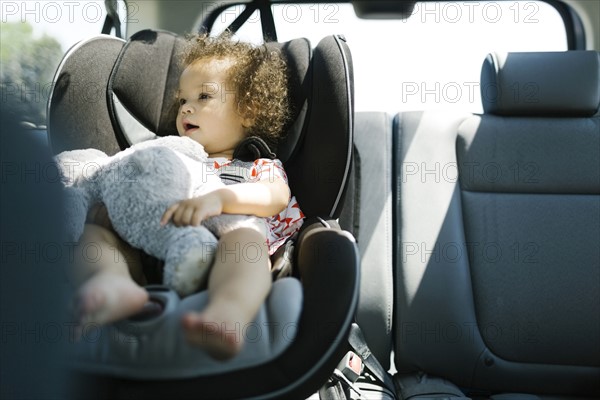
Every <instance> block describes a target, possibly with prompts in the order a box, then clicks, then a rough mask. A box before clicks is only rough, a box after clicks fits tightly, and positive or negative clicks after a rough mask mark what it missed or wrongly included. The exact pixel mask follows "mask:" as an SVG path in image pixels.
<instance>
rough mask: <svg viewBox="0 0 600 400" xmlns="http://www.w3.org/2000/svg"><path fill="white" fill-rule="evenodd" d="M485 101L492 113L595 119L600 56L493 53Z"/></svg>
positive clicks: (485, 74) (484, 81) (484, 75)
mask: <svg viewBox="0 0 600 400" xmlns="http://www.w3.org/2000/svg"><path fill="white" fill-rule="evenodd" d="M481 98H482V102H483V109H484V112H486V113H490V114H497V115H514V116H563V117H564V116H569V117H590V116H592V115H594V114H595V113H596V111H597V110H598V107H599V106H600V53H598V52H596V51H566V52H531V53H504V54H500V53H494V54H489V55H488V56H487V57H486V59H485V61H484V62H483V66H482V69H481Z"/></svg>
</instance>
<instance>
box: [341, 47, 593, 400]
mask: <svg viewBox="0 0 600 400" xmlns="http://www.w3.org/2000/svg"><path fill="white" fill-rule="evenodd" d="M481 92H482V98H483V104H484V111H485V112H484V113H483V114H482V115H473V114H469V113H457V112H440V111H425V112H404V113H400V114H398V115H397V116H396V117H395V119H394V121H393V124H391V123H390V122H389V118H387V117H386V115H385V114H378V113H358V114H357V124H356V127H357V129H356V144H357V147H358V153H359V157H358V158H357V159H360V164H361V165H360V176H361V179H360V181H361V186H368V187H367V188H364V187H363V188H361V190H360V193H361V199H360V203H361V204H364V203H365V201H363V197H364V196H367V195H370V196H371V198H375V199H379V202H380V204H381V207H377V208H376V209H375V208H371V207H369V206H368V205H365V206H362V207H360V209H361V218H360V225H359V229H358V232H357V235H356V236H357V239H358V243H359V248H360V249H361V255H362V257H363V258H362V267H361V268H362V270H363V275H364V276H371V275H370V274H372V273H373V271H375V272H374V276H375V279H376V281H377V282H383V281H384V280H385V279H392V277H393V298H392V297H391V296H390V290H389V289H387V288H388V285H383V284H378V285H377V287H376V288H373V287H372V286H369V284H368V283H367V282H366V281H368V279H369V278H365V279H364V280H363V283H362V285H361V300H360V303H359V310H358V312H357V320H358V322H359V324H361V327H362V330H363V331H364V333H365V337H366V340H367V342H368V344H369V347H370V348H371V349H372V350H373V353H374V354H375V355H376V357H377V358H378V359H380V361H381V364H382V365H383V366H384V368H385V369H387V368H389V367H390V363H389V361H388V360H389V357H390V351H391V350H393V361H394V364H395V365H394V367H395V368H396V369H397V373H396V374H395V375H394V382H395V388H394V390H395V394H393V395H392V394H390V393H389V391H388V392H386V391H385V390H380V391H379V394H373V396H374V397H373V398H389V397H393V396H396V397H398V398H415V399H416V398H450V397H454V398H459V397H468V396H471V397H473V398H497V399H500V398H503V399H510V398H521V399H536V398H545V397H547V398H550V397H551V398H572V397H581V398H586V397H589V398H594V397H598V396H599V395H600V379H598V377H600V342H599V341H600V339H599V338H600V313H599V312H598V305H599V304H600V248H599V246H598V243H599V242H600V117H599V115H598V108H599V105H600V56H599V54H598V53H597V52H592V51H569V52H563V53H509V54H505V55H490V56H488V58H487V59H486V60H485V62H484V64H483V68H482V74H481ZM373 130H377V131H378V132H380V133H379V134H380V136H381V137H382V141H383V142H386V141H387V142H389V141H392V142H393V153H392V155H391V160H389V158H388V156H386V155H385V154H382V150H381V149H380V148H377V149H375V148H374V146H370V145H369V139H368V137H370V136H371V135H372V133H371V132H373ZM372 160H375V161H372ZM382 174H383V175H385V176H389V175H391V177H392V178H391V180H389V181H386V182H383V183H384V184H385V185H382V186H381V187H380V188H379V189H378V188H377V187H375V186H374V184H372V182H371V180H372V179H377V180H378V181H383V180H385V179H384V178H383V176H382ZM387 185H391V189H390V186H387ZM370 190H372V191H375V190H377V194H374V193H370V194H369V191H370ZM390 190H391V191H392V192H393V206H392V213H393V219H392V220H391V221H390V220H389V218H390V210H389V208H388V207H386V206H385V205H386V204H387V203H386V201H385V199H387V198H389V197H391V195H389V194H388V193H389V191H390ZM351 197H352V196H349V198H351ZM365 213H366V216H367V218H363V214H365ZM390 222H392V223H393V228H388V224H390ZM372 226H376V227H377V228H376V229H373V227H372ZM349 228H350V227H349ZM377 238H380V239H377ZM375 240H381V242H379V243H377V242H375V243H373V242H374V241H375ZM391 240H393V252H392V250H387V248H386V247H385V245H383V244H382V243H389V241H391ZM374 247H379V248H380V249H381V252H378V253H377V254H376V255H374V256H373V255H372V256H370V257H366V253H364V252H362V251H363V248H366V249H369V248H374ZM386 265H387V266H389V265H392V266H393V268H392V269H387V268H388V267H386ZM366 271H369V272H366ZM367 274H369V275H367ZM382 288H383V289H384V290H381V289H382ZM369 321H375V322H376V325H374V327H373V329H372V327H371V325H370V324H369ZM390 321H391V322H390ZM390 335H391V336H392V338H390ZM392 341H393V344H392ZM369 384H370V382H368V380H364V384H363V382H361V381H359V386H361V385H362V387H366V388H367V390H366V392H365V393H367V392H368V391H369ZM376 391H377V390H373V393H374V392H376ZM386 396H388V397H386Z"/></svg>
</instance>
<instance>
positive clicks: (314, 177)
mask: <svg viewBox="0 0 600 400" xmlns="http://www.w3.org/2000/svg"><path fill="white" fill-rule="evenodd" d="M183 41H184V39H183V38H181V37H178V36H177V35H174V34H171V33H169V32H157V31H149V30H147V31H141V32H138V33H136V34H134V35H133V36H132V37H131V38H130V39H129V40H128V41H127V42H124V41H122V40H120V39H117V38H112V37H108V36H101V37H98V38H94V39H90V40H87V41H85V42H83V43H81V44H79V45H77V46H76V47H74V48H73V49H71V50H70V51H69V52H68V53H67V55H66V56H65V58H64V60H63V62H62V63H61V65H60V67H59V69H58V71H57V74H56V79H55V80H56V85H55V89H54V91H53V92H52V94H51V96H50V103H49V112H48V115H49V121H48V133H49V138H50V142H51V145H52V148H53V150H54V151H55V152H60V151H63V150H69V149H75V148H89V147H94V148H98V149H100V150H103V151H105V152H106V153H109V154H111V153H114V152H116V151H118V150H119V149H122V148H125V147H127V146H128V145H130V144H132V143H136V142H138V141H140V140H151V139H152V138H153V137H155V136H156V135H158V136H163V135H168V134H176V132H175V129H174V127H175V123H174V121H175V112H174V111H175V108H174V105H175V104H174V101H173V100H174V99H175V96H174V93H175V90H176V87H177V80H178V77H179V74H180V70H179V68H180V67H179V65H178V64H177V63H176V62H175V60H176V59H177V54H178V52H179V51H180V49H181V48H182V45H183ZM267 46H268V47H277V48H279V49H281V50H282V52H283V54H284V57H285V58H286V61H287V63H288V66H289V70H290V93H291V100H292V106H293V109H292V112H293V119H292V121H291V123H290V124H289V126H288V128H287V129H288V133H287V136H286V139H285V140H284V141H283V142H282V143H281V145H280V147H279V148H278V149H277V155H278V158H280V159H281V160H282V161H283V162H284V165H285V167H286V171H287V173H288V178H289V181H290V186H291V189H292V192H293V193H294V195H295V196H296V197H297V199H298V201H299V202H300V204H301V206H302V210H303V212H304V213H305V215H306V216H307V219H306V222H305V224H304V226H303V229H302V231H301V232H300V235H299V237H298V238H297V240H296V241H295V242H290V243H289V244H288V246H286V249H287V251H286V254H284V255H283V256H284V257H288V258H290V259H291V260H292V263H293V265H294V270H295V274H296V275H297V277H299V278H300V281H301V284H300V283H299V282H300V281H298V280H297V279H295V278H287V279H281V280H278V281H276V282H275V284H274V287H273V290H272V293H271V297H270V298H269V300H268V301H267V302H266V304H265V306H264V307H263V311H261V313H260V314H259V319H258V320H257V321H255V323H256V324H257V326H261V327H262V326H268V327H275V328H277V327H279V328H280V329H272V330H269V332H266V331H264V330H263V333H265V334H264V335H261V340H257V341H256V343H250V341H248V343H247V344H246V346H245V350H244V352H245V353H244V354H240V357H236V358H234V359H233V360H232V361H231V362H229V363H215V362H214V361H211V360H209V359H208V358H207V357H204V358H203V357H202V355H200V354H199V353H198V351H196V352H195V351H194V350H193V349H191V348H188V347H185V346H183V347H182V346H180V345H178V346H173V347H170V349H171V350H169V351H167V350H165V346H164V342H165V341H171V342H172V343H173V342H176V343H180V340H179V339H180V334H181V332H180V331H179V326H180V324H179V318H178V315H179V314H180V313H181V312H182V311H183V310H185V309H189V308H190V307H193V308H197V307H200V306H201V304H202V302H203V301H205V296H206V293H200V294H197V295H193V296H190V297H188V298H185V299H184V300H183V301H179V299H178V298H177V296H175V295H174V293H172V292H169V291H167V290H166V289H165V288H161V287H158V288H154V287H150V288H149V290H150V291H151V297H152V298H153V299H154V300H155V301H157V302H160V303H164V304H166V306H165V307H164V308H165V312H163V313H162V314H161V315H151V316H149V317H148V316H146V317H143V318H132V319H130V320H128V321H125V322H126V323H124V324H123V323H122V324H115V325H114V326H110V327H105V328H104V330H103V331H102V332H103V333H104V335H101V337H103V338H116V339H115V340H112V341H101V342H98V343H88V344H85V346H84V349H83V350H81V351H79V350H78V351H77V353H78V358H77V361H78V362H77V364H76V366H77V368H76V369H75V370H76V372H77V375H78V377H79V379H78V380H77V382H78V386H77V388H76V389H75V393H76V395H77V396H84V397H86V398H90V396H92V397H97V398H125V397H126V398H131V397H136V398H137V397H139V398H146V399H149V398H156V399H163V398H169V397H171V396H173V394H174V393H176V394H177V397H178V398H188V397H190V398H198V395H199V393H201V397H202V398H219V399H225V398H252V397H256V398H281V397H292V398H298V397H303V396H308V395H309V394H310V393H312V392H314V391H315V390H316V389H317V388H318V387H319V386H320V385H321V384H322V382H323V381H325V380H326V379H327V377H328V376H329V375H330V374H331V371H332V370H333V368H334V367H335V365H336V364H337V362H338V361H339V359H340V358H341V357H342V355H343V353H344V351H345V337H346V336H347V334H348V331H349V328H350V323H351V321H352V317H353V314H354V311H355V308H356V304H357V296H358V282H359V277H358V255H357V249H356V245H355V242H354V239H353V237H352V236H351V235H350V234H349V233H348V232H345V231H342V230H341V229H339V227H336V223H335V221H334V220H335V218H337V217H338V215H339V213H340V211H341V204H342V201H343V198H344V194H345V189H346V185H347V174H348V171H349V170H350V163H351V156H352V153H351V148H352V134H353V89H352V62H351V59H350V53H349V50H348V47H347V45H346V44H345V41H344V40H343V38H341V37H337V36H330V37H327V38H325V39H323V40H322V41H321V42H320V43H319V44H318V45H317V46H316V48H315V49H311V46H310V43H309V42H308V41H307V40H305V39H297V40H292V41H290V42H287V43H268V44H267ZM140 71H144V73H140ZM150 77H151V78H150ZM86 89H87V91H86ZM323 93H327V96H323ZM309 160H310V161H309ZM332 288H335V289H332ZM300 294H302V295H300ZM273 296H274V297H273ZM203 298H204V299H203ZM324 305H326V306H324ZM260 318H262V319H260ZM284 327H287V328H285V329H284ZM290 327H291V328H290ZM292 328H293V329H292ZM277 331H279V333H280V334H277ZM272 332H274V336H270V335H267V333H272ZM292 338H293V340H291V339H292ZM130 343H133V344H130ZM161 344H162V346H161ZM132 346H133V347H132ZM236 360H237V361H236Z"/></svg>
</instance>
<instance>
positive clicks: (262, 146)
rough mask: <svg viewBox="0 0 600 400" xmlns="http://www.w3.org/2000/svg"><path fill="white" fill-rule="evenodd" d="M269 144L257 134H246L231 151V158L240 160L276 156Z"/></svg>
mask: <svg viewBox="0 0 600 400" xmlns="http://www.w3.org/2000/svg"><path fill="white" fill-rule="evenodd" d="M276 157H277V155H276V154H275V153H273V151H271V148H270V147H269V145H268V144H267V143H266V142H265V141H264V140H263V139H261V138H259V137H258V136H248V137H247V138H245V139H244V140H242V141H241V142H240V144H238V146H237V147H236V148H235V150H234V152H233V158H235V159H238V160H241V161H254V160H258V159H259V158H270V159H273V158H276Z"/></svg>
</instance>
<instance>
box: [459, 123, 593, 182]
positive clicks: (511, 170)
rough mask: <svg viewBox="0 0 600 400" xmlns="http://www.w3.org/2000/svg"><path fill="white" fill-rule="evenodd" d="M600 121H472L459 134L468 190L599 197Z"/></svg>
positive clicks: (462, 178)
mask: <svg viewBox="0 0 600 400" xmlns="http://www.w3.org/2000/svg"><path fill="white" fill-rule="evenodd" d="M598 132H600V118H541V117H535V118H510V117H499V116H494V115H485V116H477V115H475V116H472V117H470V118H469V119H467V120H466V121H465V122H464V123H463V124H461V126H460V128H459V130H458V140H457V143H456V149H457V153H458V165H457V167H458V169H454V168H453V169H452V170H451V172H452V173H453V175H454V176H456V173H457V172H460V185H461V188H462V189H464V190H470V191H482V192H502V193H565V194H568V193H580V194H600V167H599V165H598V160H600V135H599V134H598Z"/></svg>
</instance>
